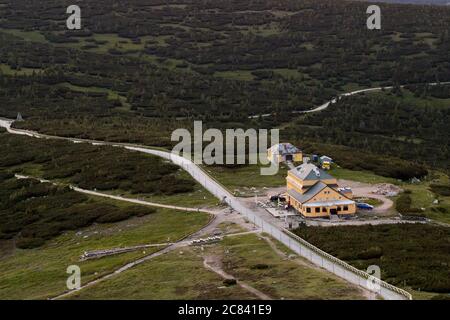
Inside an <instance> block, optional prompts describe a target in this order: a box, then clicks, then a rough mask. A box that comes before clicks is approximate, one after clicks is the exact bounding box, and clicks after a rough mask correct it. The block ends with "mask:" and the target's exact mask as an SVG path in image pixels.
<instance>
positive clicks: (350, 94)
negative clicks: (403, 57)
mask: <svg viewBox="0 0 450 320" xmlns="http://www.w3.org/2000/svg"><path fill="white" fill-rule="evenodd" d="M427 84H428V85H429V86H437V85H442V84H444V85H447V84H450V82H439V83H438V82H432V83H427ZM406 86H407V85H401V86H400V88H404V87H406ZM393 88H394V87H393V86H390V87H376V88H368V89H360V90H355V91H351V92H347V93H342V94H340V95H338V97H337V98H333V99H331V100H330V101H328V102H325V103H324V104H322V105H320V106H318V107H316V108H314V109H311V110H298V111H292V113H293V114H302V113H303V114H306V113H313V112H319V111H323V110H325V109H327V108H328V107H329V106H330V105H331V104H333V103H336V102H337V101H338V100H339V99H340V98H342V97H349V96H353V95H355V94H359V93H364V92H376V91H381V90H391V89H393ZM270 116H273V113H265V114H261V115H259V114H258V115H253V116H249V117H248V118H249V119H256V118H259V117H262V118H267V117H270Z"/></svg>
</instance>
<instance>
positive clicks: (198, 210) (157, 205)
mask: <svg viewBox="0 0 450 320" xmlns="http://www.w3.org/2000/svg"><path fill="white" fill-rule="evenodd" d="M16 178H17V179H36V180H39V181H40V182H46V183H51V184H54V185H62V184H60V183H55V182H52V181H49V180H45V179H39V178H36V177H31V176H24V175H20V174H16ZM70 188H71V189H72V190H74V191H77V192H80V193H84V194H89V195H92V196H97V197H102V198H109V199H113V200H118V201H125V202H130V203H135V204H140V205H143V206H149V207H158V208H166V209H173V210H179V211H188V212H205V213H209V214H214V215H215V214H217V211H215V210H208V209H202V208H188V207H180V206H173V205H169V204H161V203H156V202H150V201H145V200H139V199H132V198H125V197H122V196H114V195H111V194H107V193H103V192H98V191H92V190H86V189H82V188H78V187H74V186H70Z"/></svg>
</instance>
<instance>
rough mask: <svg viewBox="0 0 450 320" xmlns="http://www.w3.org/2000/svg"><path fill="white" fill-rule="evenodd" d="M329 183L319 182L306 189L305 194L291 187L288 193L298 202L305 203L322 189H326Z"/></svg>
mask: <svg viewBox="0 0 450 320" xmlns="http://www.w3.org/2000/svg"><path fill="white" fill-rule="evenodd" d="M326 187H327V185H326V184H325V183H323V182H321V181H319V182H317V183H316V184H315V185H313V186H312V187H311V188H309V190H308V191H306V192H305V193H304V194H300V193H298V192H297V191H295V190H294V189H289V190H288V194H289V195H290V196H291V197H293V198H295V199H296V200H297V201H298V202H300V203H304V202H306V201H308V200H311V199H312V198H313V197H314V196H315V195H316V194H318V193H319V192H320V191H322V190H323V189H325V188H326Z"/></svg>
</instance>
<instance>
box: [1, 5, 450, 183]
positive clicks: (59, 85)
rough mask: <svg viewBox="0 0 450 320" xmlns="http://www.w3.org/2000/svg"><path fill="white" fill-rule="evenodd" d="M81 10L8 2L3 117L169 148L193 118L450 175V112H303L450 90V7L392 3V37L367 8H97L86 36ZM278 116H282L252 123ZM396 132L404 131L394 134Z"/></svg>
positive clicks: (87, 21)
mask: <svg viewBox="0 0 450 320" xmlns="http://www.w3.org/2000/svg"><path fill="white" fill-rule="evenodd" d="M70 4H72V3H71V2H70V1H68V0H64V1H60V0H48V1H45V2H40V1H25V0H14V1H12V0H0V16H1V17H2V19H0V116H6V117H15V116H16V115H17V113H18V112H21V114H22V115H23V117H24V118H25V120H26V121H25V122H21V123H16V124H15V125H16V126H18V127H22V128H29V129H33V130H39V131H41V132H44V133H50V134H55V135H61V136H73V137H82V138H88V137H89V138H94V139H99V140H109V141H128V142H138V143H145V144H148V145H154V146H165V147H170V146H171V142H170V133H171V131H172V130H173V129H176V128H180V127H183V128H189V127H190V126H191V124H192V121H193V120H194V119H195V120H203V121H204V122H206V124H207V126H209V127H215V128H225V127H234V128H236V127H244V128H248V127H252V128H273V127H277V126H281V127H282V128H283V131H285V132H282V134H283V136H284V137H285V138H286V139H288V140H291V141H293V142H299V143H302V144H303V143H308V142H310V143H327V144H330V145H344V146H346V147H350V148H353V150H358V149H367V150H368V151H370V152H371V153H373V154H378V155H380V154H381V156H383V157H384V156H385V155H386V154H388V155H389V156H390V157H393V158H403V159H406V160H410V161H413V162H414V163H413V164H411V165H415V166H417V165H420V164H427V165H429V166H438V167H441V168H444V169H447V170H448V160H447V159H448V147H445V145H446V144H447V145H448V141H447V140H446V139H448V135H447V134H444V135H443V136H441V139H435V138H432V137H431V133H432V132H433V130H436V129H437V130H441V128H442V123H445V121H447V120H448V111H446V110H448V109H445V107H448V103H447V105H446V106H445V107H444V108H441V109H440V110H437V109H435V108H433V107H425V108H422V109H420V110H415V105H414V104H404V103H397V102H396V103H395V104H396V105H397V104H398V106H396V108H397V110H398V114H397V115H396V116H395V117H394V118H392V119H389V121H385V120H386V118H389V116H388V113H386V112H385V111H387V110H388V109H389V106H390V104H389V103H390V102H389V101H383V99H382V98H376V99H374V100H372V99H369V98H363V97H353V98H351V99H345V100H343V101H340V102H339V103H338V104H336V105H335V106H333V107H332V110H333V113H330V112H326V113H325V112H323V113H321V114H320V115H318V116H316V117H314V116H312V117H308V118H306V119H307V120H305V119H301V120H300V122H295V121H294V122H293V120H294V116H293V115H292V114H291V111H299V110H307V109H310V108H312V107H314V106H317V105H319V104H321V103H322V102H324V101H326V100H327V99H330V98H332V97H334V96H336V95H337V94H338V93H341V92H345V91H349V90H350V89H352V88H361V87H370V86H380V85H395V86H398V85H400V84H405V83H409V84H418V83H425V82H436V81H449V80H450V41H449V27H448V26H449V25H450V8H446V7H432V6H427V7H423V6H403V5H397V4H385V5H383V25H382V30H377V31H369V30H367V28H366V19H367V14H366V9H367V3H362V2H352V1H334V0H320V1H317V0H306V1H296V0H281V1H280V0H255V1H251V2H248V1H238V0H226V1H217V0H205V1H192V0H167V1H162V0H149V1H143V0H132V1H128V0H127V1H125V0H117V1H107V0H98V1H83V3H82V4H80V6H81V9H82V30H78V31H77V30H74V31H70V30H67V28H66V26H65V20H66V18H67V14H66V13H65V12H66V8H67V6H68V5H70ZM442 99H444V98H442ZM446 101H448V100H446ZM361 105H363V106H362V107H361ZM366 105H367V106H366ZM369 106H372V107H377V108H378V107H379V108H381V110H383V111H382V112H381V111H380V112H376V111H373V110H372V111H370V112H369V111H368V109H369ZM341 107H342V109H341ZM361 109H362V110H364V111H368V112H369V113H368V115H367V116H361V115H358V112H355V111H356V110H361ZM412 109H414V112H412ZM335 110H337V111H336V112H335ZM345 110H347V111H350V112H351V115H350V114H349V113H347V112H346V111H345ZM265 113H271V114H272V116H271V117H265V118H263V117H256V118H252V119H249V116H250V115H260V114H265ZM354 113H356V114H354ZM409 114H413V116H412V117H409ZM341 116H343V117H344V118H345V119H346V121H339V120H338V119H341V118H340V117H341ZM422 116H424V118H422ZM370 117H375V118H376V119H374V121H372V119H371V118H370ZM369 118H370V119H369ZM435 119H438V121H434V120H435ZM307 121H308V123H307ZM309 121H311V123H309ZM286 122H289V123H291V125H288V126H287V128H286V127H285V123H286ZM394 122H395V123H401V125H400V126H391V127H389V128H388V124H393V123H394ZM430 124H431V125H430ZM411 126H416V127H417V128H418V129H419V130H420V131H421V130H423V132H412V131H413V130H407V129H406V128H408V127H409V128H411ZM314 128H325V129H324V130H320V134H319V133H318V130H315V129H314ZM397 129H398V130H399V131H398V132H397ZM445 129H446V128H445V127H444V130H445ZM447 132H448V130H447ZM442 138H443V139H442ZM302 144H300V146H302ZM380 161H382V159H381V160H380ZM408 166H410V165H408ZM383 171H384V172H385V171H386V170H384V169H383ZM421 172H422V173H423V172H424V171H423V170H421ZM385 175H386V174H385ZM387 175H390V176H398V175H396V174H390V173H387ZM401 175H402V174H400V176H401Z"/></svg>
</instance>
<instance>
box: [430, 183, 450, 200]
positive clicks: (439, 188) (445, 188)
mask: <svg viewBox="0 0 450 320" xmlns="http://www.w3.org/2000/svg"><path fill="white" fill-rule="evenodd" d="M430 190H431V191H432V192H434V193H435V194H437V195H440V196H444V197H448V196H450V185H440V184H431V185H430Z"/></svg>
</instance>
